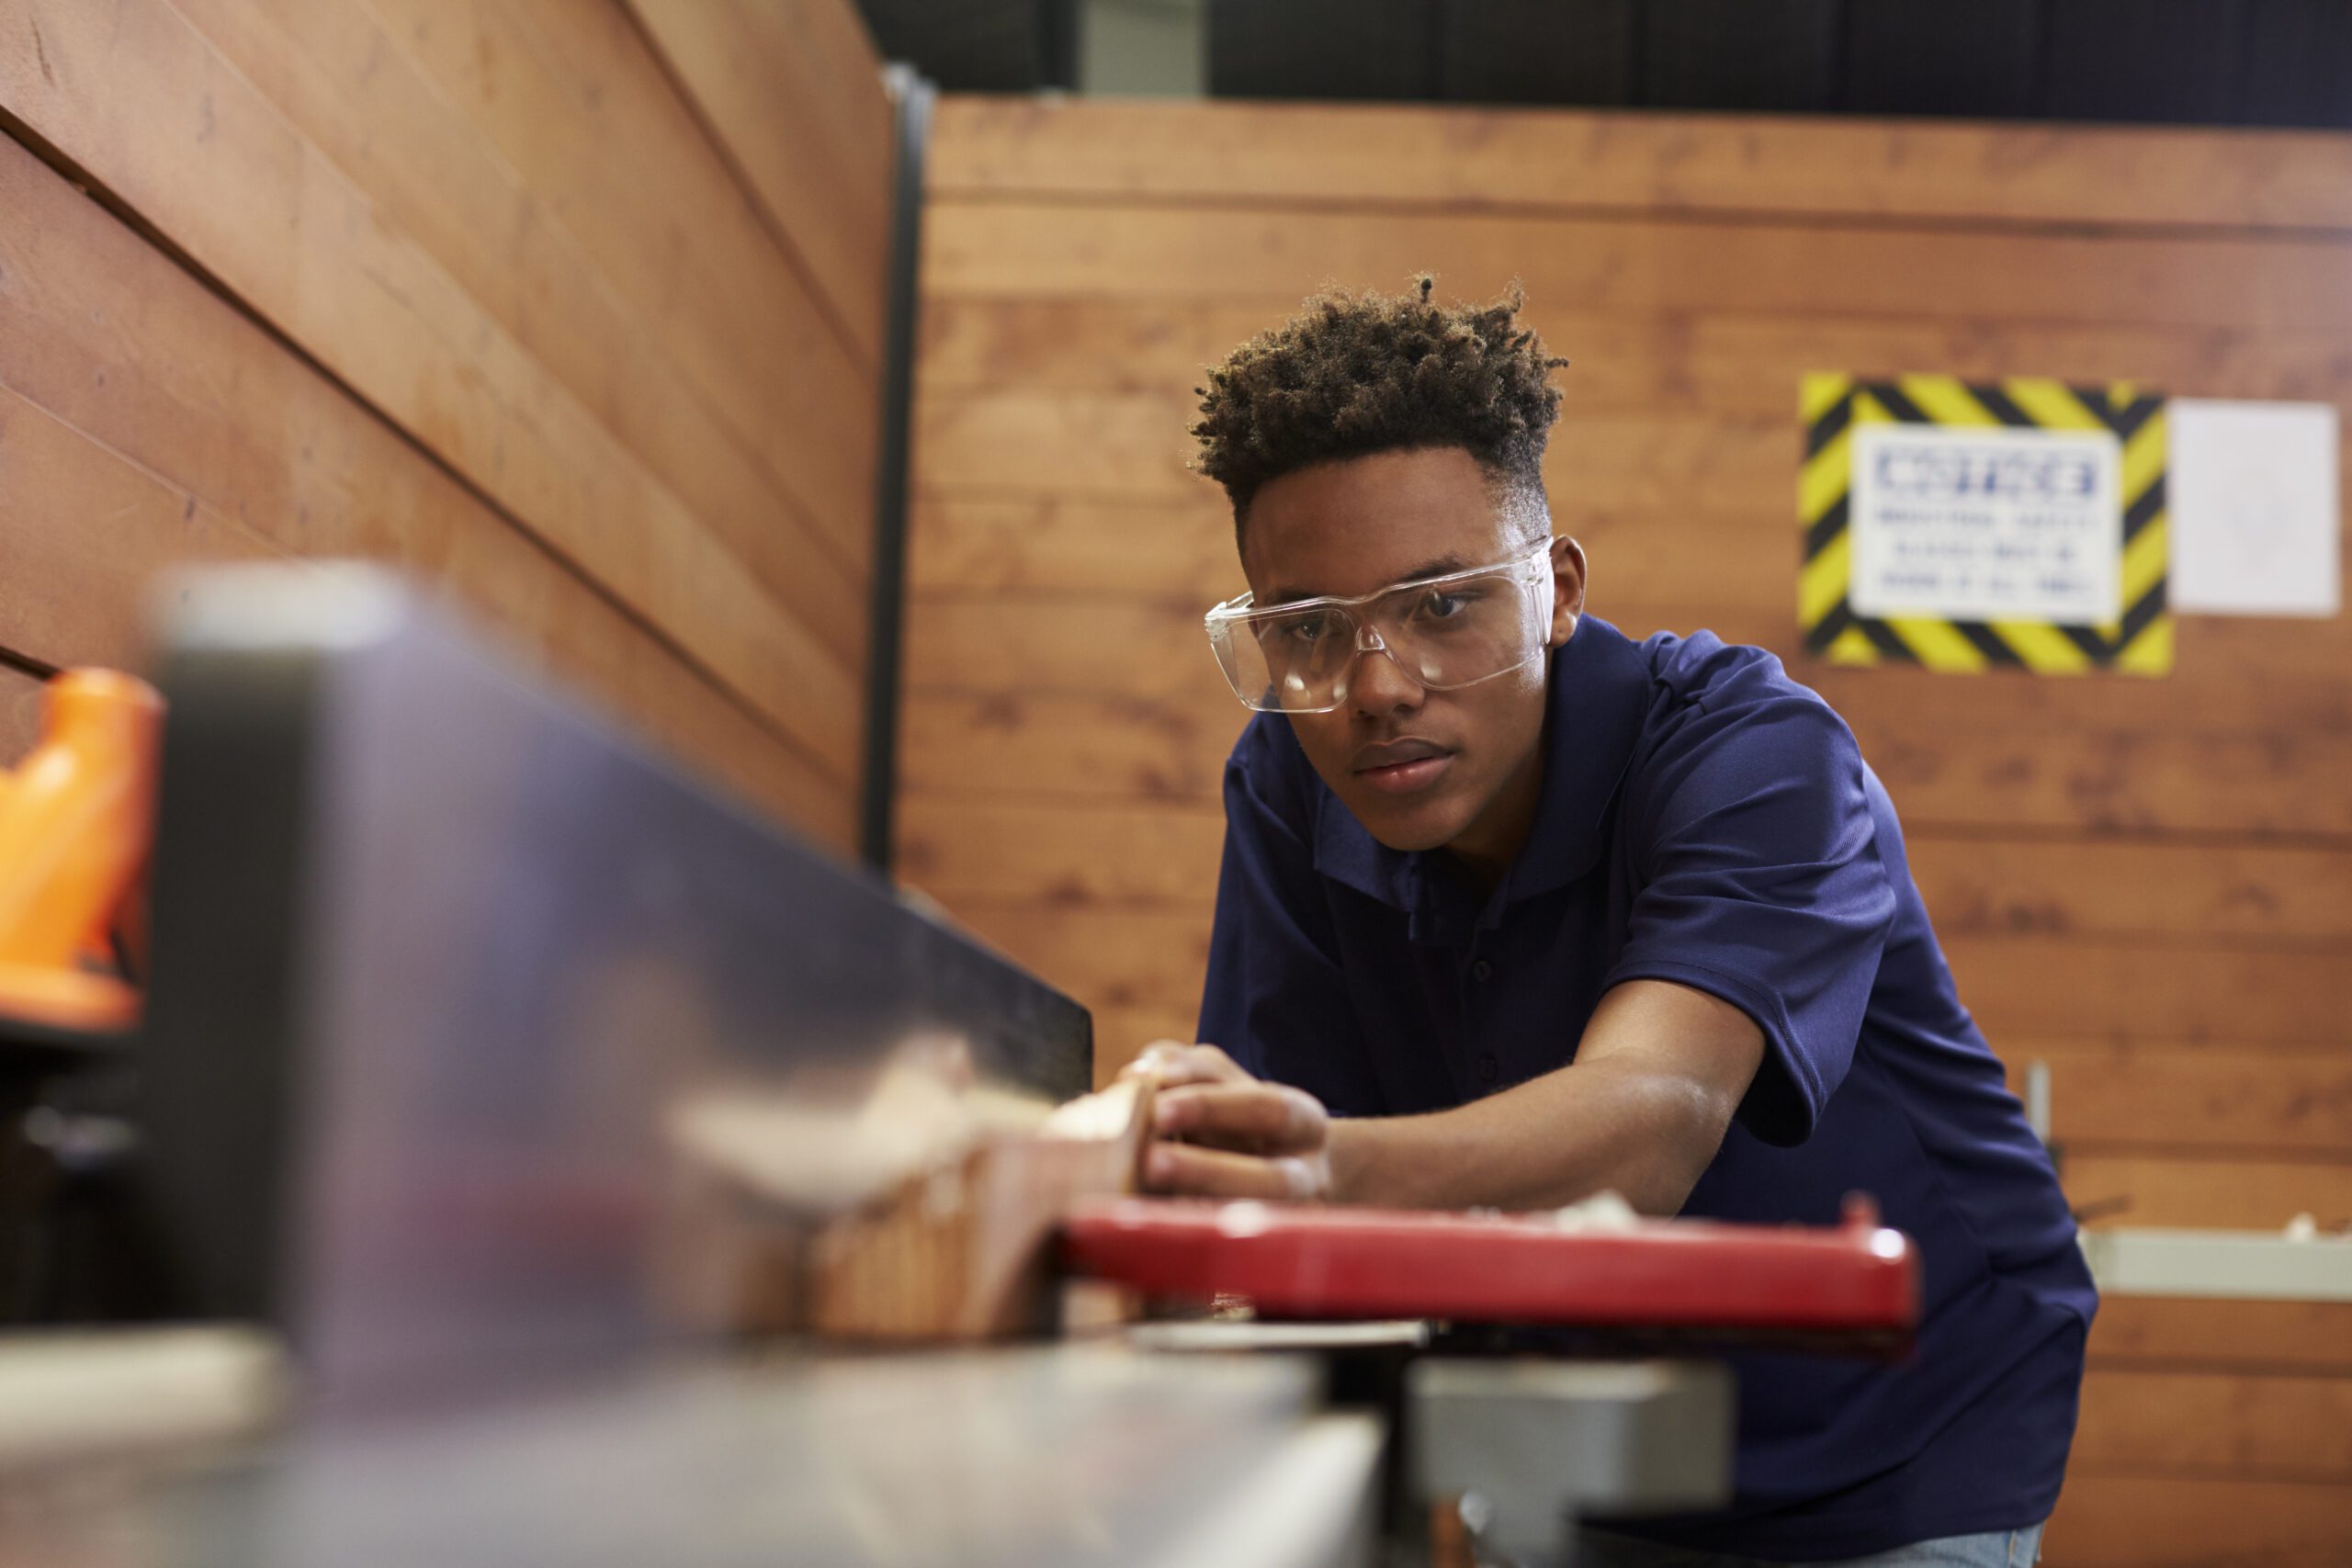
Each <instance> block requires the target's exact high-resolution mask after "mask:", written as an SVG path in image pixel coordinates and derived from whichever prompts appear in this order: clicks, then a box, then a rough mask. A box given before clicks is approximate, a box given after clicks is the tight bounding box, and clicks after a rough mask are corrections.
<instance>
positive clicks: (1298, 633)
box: [1283, 615, 1331, 648]
mask: <svg viewBox="0 0 2352 1568" xmlns="http://www.w3.org/2000/svg"><path fill="white" fill-rule="evenodd" d="M1330 629H1331V618H1330V617H1329V615H1306V616H1302V617H1301V618H1299V619H1298V620H1295V621H1293V622H1291V623H1290V625H1289V626H1286V627H1284V628H1283V636H1284V637H1288V638H1290V640H1291V641H1293V642H1295V643H1297V644H1299V645H1300V646H1301V647H1306V648H1311V647H1313V646H1314V645H1315V644H1316V643H1318V642H1320V641H1322V640H1323V638H1324V637H1326V636H1328V635H1329V632H1330Z"/></svg>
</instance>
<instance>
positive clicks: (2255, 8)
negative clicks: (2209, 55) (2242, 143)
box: [2238, 0, 2352, 128]
mask: <svg viewBox="0 0 2352 1568" xmlns="http://www.w3.org/2000/svg"><path fill="white" fill-rule="evenodd" d="M2238 118H2240V119H2241V120H2244V121H2245V123H2246V124H2248V125H2333V126H2344V127H2347V128H2352V3H2347V0H2252V3H2251V4H2250V5H2249V6H2248V7H2247V16H2246V34H2245V78H2244V81H2243V83H2242V85H2241V86H2240V88H2239V93H2238Z"/></svg>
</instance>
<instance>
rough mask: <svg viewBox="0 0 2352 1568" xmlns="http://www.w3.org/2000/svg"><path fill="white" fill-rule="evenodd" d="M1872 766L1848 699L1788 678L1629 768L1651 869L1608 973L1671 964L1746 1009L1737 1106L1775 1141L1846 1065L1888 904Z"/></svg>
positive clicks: (1718, 712) (1681, 975)
mask: <svg viewBox="0 0 2352 1568" xmlns="http://www.w3.org/2000/svg"><path fill="white" fill-rule="evenodd" d="M1863 781H1864V773H1863V771H1862V759H1861V752H1860V750H1859V749H1858V748H1857V747H1856V746H1855V744H1854V739H1853V736H1852V735H1851V734H1850V733H1849V731H1848V730H1847V728H1846V726H1845V725H1844V724H1843V723H1842V722H1841V721H1840V720H1839V719H1838V716H1837V715H1836V714H1835V713H1833V712H1832V711H1831V710H1830V709H1829V708H1828V706H1827V705H1826V704H1823V703H1822V702H1820V701H1819V699H1817V698H1815V697H1813V696H1812V695H1811V694H1806V693H1802V692H1787V691H1784V692H1777V693H1771V694H1765V695H1763V696H1760V697H1758V698H1756V699H1754V700H1750V701H1745V702H1739V703H1736V704H1731V705H1725V706H1724V707H1722V708H1719V709H1709V710H1702V711H1699V712H1696V713H1693V714H1692V715H1691V716H1689V717H1688V718H1687V720H1686V721H1685V722H1684V723H1683V724H1682V725H1681V726H1679V728H1678V729H1677V730H1676V731H1675V732H1674V733H1673V734H1672V735H1670V736H1669V737H1668V738H1667V739H1665V740H1664V741H1663V742H1662V743H1661V744H1660V745H1659V746H1658V748H1657V751H1656V752H1655V753H1654V754H1653V755H1652V756H1651V757H1650V758H1647V759H1645V760H1644V761H1641V762H1639V763H1637V765H1636V767H1635V769H1634V774H1633V775H1632V776H1630V777H1629V779H1628V784H1629V786H1631V788H1630V790H1629V795H1628V797H1627V807H1628V809H1629V811H1631V812H1633V813H1634V824H1635V827H1636V831H1637V838H1636V855H1637V858H1638V863H1639V866H1640V874H1641V876H1642V879H1643V881H1642V886H1641V887H1640V889H1639V891H1638V892H1637V893H1636V894H1635V896H1634V904H1633V908H1632V911H1631V916H1630V919H1629V920H1628V925H1627V931H1626V942H1625V946H1624V948H1623V952H1622V953H1621V955H1620V957H1619V960H1618V962H1617V964H1616V965H1615V966H1614V967H1613V968H1612V969H1611V971H1610V974H1609V976H1608V978H1607V980H1606V982H1605V986H1613V985H1617V984H1619V983H1621V982H1623V981H1626V980H1634V979H1658V980H1670V981H1673V982H1676V983H1678V984H1680V985H1685V986H1689V987H1692V988H1693V989H1696V990H1701V991H1705V992H1707V993H1709V994H1710V995H1712V996H1715V997H1719V998H1722V999H1723V1000H1724V1001H1727V1002H1729V1003H1731V1004H1732V1005H1733V1006H1735V1007H1737V1008H1739V1009H1740V1010H1742V1011H1744V1012H1746V1013H1747V1015H1748V1016H1749V1017H1751V1018H1753V1019H1754V1020H1755V1021H1757V1023H1758V1026H1760V1027H1761V1028H1762V1030H1763V1031H1764V1035H1765V1040H1766V1044H1767V1050H1766V1059H1765V1063H1764V1066H1763V1067H1762V1068H1761V1069H1759V1070H1758V1074H1757V1077H1756V1081H1755V1083H1754V1084H1753V1085H1752V1086H1751V1087H1750V1089H1749V1090H1748V1092H1747V1098H1746V1100H1744V1101H1743V1102H1742V1104H1741V1106H1740V1108H1739V1112H1738V1119H1739V1121H1740V1122H1741V1123H1742V1124H1743V1125H1745V1126H1746V1127H1747V1129H1748V1131H1749V1132H1751V1133H1753V1134H1756V1135H1757V1136H1758V1137H1759V1138H1761V1139H1763V1140H1764V1141H1765V1142H1767V1143H1770V1144H1775V1145H1783V1146H1787V1145H1796V1144H1801V1143H1803V1142H1804V1140H1805V1139H1806V1138H1807V1137H1808V1136H1810V1135H1811V1134H1812V1132H1813V1128H1814V1125H1815V1122H1818V1121H1819V1119H1820V1117H1821V1113H1822V1111H1823V1108H1824V1107H1825V1106H1826V1105H1827V1103H1828V1100H1829V1097H1830V1095H1831V1094H1832V1093H1834V1092H1835V1091H1836V1090H1837V1088H1838V1084H1839V1083H1840V1082H1841V1081H1843V1079H1844V1077H1845V1076H1846V1069H1847V1067H1848V1066H1849V1064H1850V1063H1851V1062H1852V1060H1853V1054H1854V1044H1855V1041H1856V1040H1857V1039H1858V1038H1859V1036H1860V1032H1861V1027H1862V1018H1863V1014H1864V1012H1865V1011H1866V1010H1868V1008H1869V1005H1870V997H1871V987H1872V985H1873V984H1874V982H1875V981H1876V978H1877V976H1878V966H1879V958H1880V954H1881V953H1882V951H1883V948H1884V946H1885V942H1886V935H1887V931H1888V929H1889V928H1890V926H1891V925H1892V924H1893V922H1894V910H1895V897H1894V888H1893V886H1891V884H1890V882H1889V879H1888V875H1887V872H1886V870H1885V867H1884V866H1883V864H1882V863H1881V861H1880V858H1879V852H1878V846H1877V829H1876V827H1875V825H1874V822H1873V819H1872V817H1871V809H1870V799H1869V795H1868V794H1867V791H1866V786H1865V784H1864V782H1863ZM1604 988H1605V987H1604Z"/></svg>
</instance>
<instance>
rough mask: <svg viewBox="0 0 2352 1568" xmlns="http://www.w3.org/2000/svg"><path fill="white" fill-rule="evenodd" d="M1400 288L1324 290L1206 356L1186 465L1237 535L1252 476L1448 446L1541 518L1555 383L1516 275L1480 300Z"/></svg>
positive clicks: (1426, 286)
mask: <svg viewBox="0 0 2352 1568" xmlns="http://www.w3.org/2000/svg"><path fill="white" fill-rule="evenodd" d="M1413 284H1414V287H1413V288H1412V289H1411V290H1409V291H1408V292H1407V293H1404V294H1399V295H1388V294H1379V293H1373V292H1354V291H1351V290H1348V289H1344V288H1326V289H1324V290H1323V291H1322V292H1321V293H1319V294H1317V295H1316V296H1315V297H1314V298H1312V299H1308V300H1307V301H1306V308H1305V309H1304V310H1302V311H1301V312H1300V313H1299V314H1298V315H1297V316H1295V317H1294V318H1293V319H1292V320H1291V321H1287V322H1285V323H1284V324H1283V325H1282V326H1280V327H1277V328H1275V329H1274V330H1273V331H1272V332H1269V333H1261V334H1260V335H1259V336H1257V337H1254V338H1252V339H1250V341H1249V342H1248V343H1245V344H1242V345H1241V346H1240V347H1238V348H1237V349H1235V350H1234V351H1233V352H1232V353H1231V354H1230V355H1227V356H1226V360H1225V363H1224V364H1222V365H1218V366H1216V367H1212V368H1211V369H1210V371H1209V373H1208V385H1207V386H1205V387H1198V388H1195V389H1194V390H1195V391H1197V392H1198V393H1199V394H1200V396H1201V420H1200V423H1197V424H1195V425H1193V427H1192V434H1193V435H1194V436H1196V437H1198V438H1199V440H1200V444H1201V450H1200V454H1199V456H1198V457H1196V458H1194V460H1193V468H1194V469H1195V470H1197V471H1198V472H1200V473H1202V474H1205V475H1206V476H1207V477H1209V478H1210V479H1215V480H1216V482H1217V483H1218V484H1220V485H1223V486H1224V487H1225V493H1226V495H1227V498H1228V499H1229V500H1230V501H1231V502H1233V526H1234V533H1235V536H1236V537H1237V538H1238V537H1239V536H1240V533H1241V530H1242V527H1243V525H1244V524H1245V523H1246V522H1247V520H1248V518H1249V513H1250V502H1251V501H1252V500H1253V499H1254V498H1255V497H1256V495H1257V493H1258V490H1259V487H1261V485H1263V484H1265V483H1266V481H1267V480H1269V479H1277V478H1279V477H1281V476H1282V475H1283V474H1287V473H1292V472H1295V470H1297V469H1300V468H1309V467H1312V466H1313V465H1315V464H1317V463H1325V462H1332V461H1336V460H1338V459H1340V458H1346V457H1363V456H1366V455H1368V454H1370V453H1374V452H1392V451H1409V450H1413V449H1416V448H1421V447H1435V446H1459V447H1462V448H1463V449H1464V450H1466V451H1467V452H1468V453H1469V454H1470V455H1471V456H1472V457H1475V458H1476V459H1477V461H1478V465H1479V467H1480V468H1484V469H1485V470H1486V472H1487V478H1488V479H1490V480H1491V481H1492V482H1493V483H1494V485H1495V487H1496V489H1497V491H1498V493H1499V495H1500V496H1501V498H1502V499H1503V500H1504V501H1505V502H1506V503H1508V504H1511V505H1513V506H1514V508H1524V507H1525V506H1526V504H1527V503H1530V502H1532V508H1533V511H1532V514H1530V515H1528V516H1527V517H1526V518H1525V521H1526V522H1527V523H1528V525H1529V526H1530V527H1531V528H1537V527H1540V526H1541V523H1540V521H1539V519H1540V517H1541V514H1542V513H1543V511H1544V443H1545V442H1546V441H1547V440H1549V439H1550V437H1551V434H1552V425H1553V423H1554V422H1555V420H1557V419H1558V418H1559V416H1560V391H1559V389H1558V388H1556V387H1555V386H1553V385H1552V370H1553V367H1555V366H1565V365H1566V364H1567V361H1566V360H1565V359H1555V358H1552V357H1551V356H1550V355H1549V354H1548V353H1547V352H1546V351H1545V349H1544V340H1543V339H1542V338H1540V337H1538V336H1536V335H1535V333H1534V332H1533V331H1532V330H1525V329H1521V327H1520V325H1519V312H1520V310H1521V309H1522V308H1523V307H1524V306H1525V304H1526V297H1525V295H1524V294H1523V293H1522V292H1521V288H1520V287H1519V285H1518V284H1516V283H1513V284H1512V285H1511V287H1510V291H1509V292H1508V293H1506V294H1505V295H1504V296H1503V298H1502V299H1499V300H1497V301H1496V302H1495V303H1493V304H1490V305H1450V306H1447V305H1438V304H1434V303H1432V302H1431V300H1430V295H1431V293H1432V292H1433V291H1434V290H1435V288H1436V287H1437V280H1436V278H1435V277H1433V276H1430V275H1428V274H1423V275H1421V276H1419V277H1416V278H1415V279H1414V280H1413Z"/></svg>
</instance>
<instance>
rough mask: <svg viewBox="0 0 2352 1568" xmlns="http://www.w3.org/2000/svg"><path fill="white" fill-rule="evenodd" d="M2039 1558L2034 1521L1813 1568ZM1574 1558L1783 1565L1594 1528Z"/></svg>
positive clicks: (1615, 1563) (1695, 1567) (1632, 1566)
mask: <svg viewBox="0 0 2352 1568" xmlns="http://www.w3.org/2000/svg"><path fill="white" fill-rule="evenodd" d="M2040 1561H2041V1526H2040V1525H2030V1526H2028V1527H2027V1528H2026V1529H2021V1530H1993V1531H1990V1532H1988V1533H1986V1534H1984V1535H1953V1536H1946V1537H1945V1538H1944V1539H1943V1540H1920V1541H1914V1542H1912V1543H1911V1544H1910V1545H1909V1546H1898V1547H1896V1548H1895V1549H1894V1551H1874V1552H1872V1553H1871V1555H1869V1556H1868V1557H1848V1558H1842V1559H1840V1560H1839V1561H1838V1562H1835V1563H1816V1564H1814V1565H1813V1568H2033V1564H2034V1563H2036V1562H2040ZM1575 1562H1576V1568H1779V1564H1778V1563H1776V1562H1774V1561H1773V1560H1771V1559H1770V1558H1763V1557H1730V1556H1726V1555H1724V1554H1723V1553H1720V1552H1713V1551H1685V1550H1684V1549H1683V1548H1681V1547H1679V1546H1659V1545H1657V1544H1656V1543H1655V1542H1652V1541H1646V1540H1634V1538H1633V1537H1631V1536H1623V1535H1609V1534H1606V1533H1604V1532H1603V1531H1600V1530H1590V1529H1589V1530H1579V1531H1578V1532H1577V1555H1576V1558H1575Z"/></svg>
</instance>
